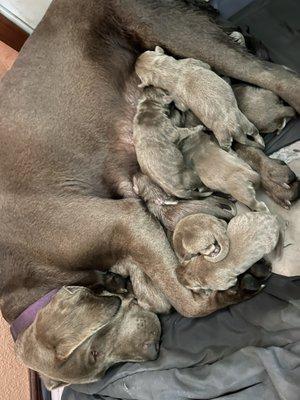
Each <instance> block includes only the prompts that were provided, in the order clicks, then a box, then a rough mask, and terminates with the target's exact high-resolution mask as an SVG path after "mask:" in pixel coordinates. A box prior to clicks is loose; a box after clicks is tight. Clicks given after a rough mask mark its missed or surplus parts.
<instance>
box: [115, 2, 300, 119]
mask: <svg viewBox="0 0 300 400" xmlns="http://www.w3.org/2000/svg"><path fill="white" fill-rule="evenodd" d="M112 6H113V7H114V12H115V13H116V14H117V15H118V17H119V18H120V19H121V21H122V25H123V26H124V27H126V29H127V30H128V31H129V33H131V34H132V35H133V37H134V38H138V39H139V40H140V42H141V44H142V47H144V48H145V49H152V50H154V48H155V46H156V45H159V46H161V47H163V48H164V49H166V50H167V51H168V52H170V53H172V54H174V55H177V56H179V57H193V58H197V59H200V60H202V61H204V62H206V63H208V64H209V65H210V66H212V67H213V68H214V69H215V70H216V71H217V72H218V73H220V74H223V75H226V76H230V77H232V78H236V79H239V80H242V81H245V82H249V83H252V84H254V85H257V86H261V87H263V88H265V89H269V90H272V91H273V92H275V93H276V94H278V95H279V96H280V97H282V98H283V99H284V100H285V101H287V102H288V103H289V104H290V105H291V106H293V107H294V108H295V109H296V110H297V111H298V112H300V77H299V75H297V74H296V73H294V72H292V71H291V70H288V69H287V68H285V67H283V66H280V65H276V64H273V63H270V62H266V61H261V60H259V59H258V58H256V57H255V56H253V55H251V54H250V53H248V52H247V51H246V50H245V49H244V48H243V47H241V46H240V45H238V44H235V43H234V42H233V41H232V39H231V38H230V37H229V36H228V35H227V34H226V33H225V32H224V31H223V30H222V29H221V28H220V27H219V26H218V25H217V24H216V23H215V22H214V21H213V20H212V18H211V16H209V15H208V14H207V11H205V9H202V10H201V5H199V6H197V7H198V11H196V8H197V7H196V6H195V5H188V4H184V2H183V1H181V0H173V1H166V0H163V1H161V2H157V1H144V0H113V1H112Z"/></svg>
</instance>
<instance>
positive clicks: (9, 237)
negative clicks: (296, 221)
mask: <svg viewBox="0 0 300 400" xmlns="http://www.w3.org/2000/svg"><path fill="white" fill-rule="evenodd" d="M197 4H198V3H197V2H195V1H188V0H162V1H161V0H159V1H158V0H110V1H105V0H86V1H84V2H83V1H81V0H54V1H53V4H52V5H51V7H50V9H49V11H48V12H47V14H46V16H45V18H44V20H43V21H42V23H41V24H40V25H39V27H38V28H37V29H36V31H35V32H34V34H33V35H32V37H31V38H30V39H29V40H28V42H27V43H26V45H25V46H24V49H23V51H22V53H21V54H20V57H19V59H18V60H17V62H16V64H15V65H14V67H13V69H12V70H11V72H9V73H8V74H7V76H6V77H5V79H4V80H3V81H2V82H1V106H0V187H1V211H0V221H1V222H0V223H1V232H0V247H1V252H0V257H1V259H0V272H1V284H0V296H1V297H0V304H1V310H2V313H3V315H4V317H5V318H6V320H7V321H8V322H9V323H12V322H13V321H14V324H13V326H14V328H16V321H17V322H18V324H17V325H18V326H17V327H18V329H14V332H15V335H16V339H17V341H16V348H17V351H18V353H19V354H20V355H21V357H22V359H23V360H24V362H25V363H26V364H27V365H28V366H29V367H32V368H34V369H35V370H37V371H39V372H40V373H42V374H44V375H45V376H46V377H47V382H48V387H54V386H57V385H60V384H68V383H71V382H81V383H83V382H91V381H93V380H96V379H97V378H99V376H100V375H101V374H103V372H105V370H106V369H107V368H108V367H109V366H110V365H112V364H114V363H115V362H120V361H124V360H132V361H134V360H137V359H139V360H142V359H151V358H153V353H155V349H156V343H157V337H158V336H159V325H158V321H157V319H156V317H155V315H154V314H151V313H148V312H147V313H146V312H145V311H143V310H142V308H140V307H139V306H137V305H136V304H134V303H130V302H129V301H128V299H126V298H122V296H121V298H120V297H119V296H113V297H107V296H106V295H104V294H102V295H98V296H97V295H94V294H92V293H91V292H89V289H86V288H85V287H88V286H89V285H90V284H91V283H94V282H95V280H97V276H98V275H97V270H107V269H109V268H110V267H111V266H113V265H114V264H115V263H116V262H118V261H120V260H122V259H124V258H128V257H129V258H130V259H131V260H132V261H133V262H134V263H135V264H136V265H138V266H139V268H140V269H141V270H142V271H143V272H144V273H145V274H146V275H148V276H150V278H151V280H152V282H153V284H154V285H156V286H157V287H158V288H159V289H160V290H161V291H162V292H163V293H164V296H166V298H167V299H168V301H169V303H170V304H171V305H172V306H174V307H175V308H176V310H177V311H178V312H180V313H182V314H183V315H186V316H197V315H203V314H204V313H208V312H212V311H214V310H216V309H218V308H220V307H224V306H225V305H227V304H231V303H234V302H237V301H240V300H242V299H244V298H245V297H246V295H245V294H244V292H243V291H242V290H240V289H238V288H237V289H236V290H228V291H224V292H212V293H211V295H210V296H206V297H205V299H203V298H201V296H200V295H198V294H193V293H192V292H191V291H190V290H188V289H186V288H184V287H183V286H182V285H181V284H180V283H179V282H178V280H177V278H176V274H175V268H176V266H177V259H176V257H175V255H174V253H173V251H172V249H171V247H170V245H169V243H168V241H167V239H166V237H165V234H164V231H163V229H162V227H161V226H160V225H159V224H158V223H157V222H156V221H155V220H154V219H151V218H149V214H148V213H147V212H146V210H145V209H144V207H143V205H142V203H141V202H140V201H139V200H138V199H137V198H135V194H134V191H133V188H132V175H133V174H134V173H136V172H137V170H138V168H137V162H136V157H135V153H134V147H133V142H132V120H133V116H134V114H135V109H136V103H137V100H138V97H139V89H138V87H137V86H138V79H137V77H136V76H135V74H134V64H135V61H136V58H137V57H138V55H139V54H141V52H143V51H145V50H147V49H154V47H155V46H156V45H160V46H162V47H163V48H164V49H166V50H167V51H168V52H169V53H170V54H173V55H175V56H178V57H194V58H200V59H201V60H203V61H204V62H207V63H208V64H210V65H211V66H212V67H213V68H215V69H216V70H217V71H218V72H220V73H222V74H225V75H227V76H231V77H234V78H238V79H242V80H244V81H247V82H250V83H252V84H257V85H260V86H262V87H264V88H267V89H270V90H273V91H274V92H275V93H277V94H278V95H279V96H281V97H282V98H283V99H284V100H286V101H287V102H288V103H290V105H292V106H293V107H294V108H295V109H297V110H298V111H300V79H299V77H298V76H297V75H296V74H294V73H293V72H291V71H288V70H286V69H285V68H283V67H281V66H278V65H274V64H270V63H264V62H262V61H259V60H258V59H256V58H255V57H253V56H252V55H250V54H248V53H246V52H245V50H243V49H241V48H240V47H239V46H238V45H235V44H233V43H232V40H231V39H230V38H228V37H227V35H226V34H225V33H223V32H222V30H221V29H220V28H219V27H218V26H217V25H216V24H215V23H214V22H213V19H212V18H213V14H214V13H213V12H212V11H211V10H210V9H208V8H207V6H206V5H203V4H202V3H201V2H200V3H199V5H197ZM162 22H163V23H162ZM286 190H287V192H288V193H289V190H292V189H286ZM200 204H201V203H200ZM206 207H207V203H206ZM198 210H199V207H198ZM199 212H201V209H200V210H199ZM211 213H212V214H215V215H217V214H218V213H219V214H221V215H222V206H221V205H220V207H218V206H217V205H215V203H213V205H212V211H211ZM70 286H71V288H70ZM74 286H76V289H74V290H73V289H72V287H74ZM53 290H54V292H53ZM208 304H209V305H210V307H207V305H208ZM31 305H32V306H33V307H29V306H31ZM42 305H43V306H44V307H42V308H41V306H42ZM36 307H37V308H40V311H39V312H37V310H36ZM24 310H25V311H24ZM203 310H204V311H203ZM23 312H25V314H26V321H25V322H24V320H23V321H22V320H20V317H22V316H24V314H23ZM35 315H36V318H34V316H35ZM97 316H99V319H97ZM128 324H131V325H132V326H133V327H135V328H134V329H132V330H129V331H128V329H127V327H128ZM117 327H118V329H117ZM117 331H118V332H119V333H118V335H121V336H119V338H120V341H119V339H116V336H117V333H116V332H117ZM128 341H129V342H130V343H131V345H130V346H127V345H128ZM112 343H114V346H112ZM134 343H136V345H134ZM116 345H118V346H117V347H118V348H116V347H115V346H116ZM126 346H127V347H126ZM153 346H154V350H153ZM125 348H127V350H126V351H125ZM83 360H84V361H83Z"/></svg>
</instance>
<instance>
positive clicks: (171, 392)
mask: <svg viewBox="0 0 300 400" xmlns="http://www.w3.org/2000/svg"><path fill="white" fill-rule="evenodd" d="M161 323H162V328H163V329H162V331H163V335H162V343H161V350H160V355H159V358H158V359H157V360H156V361H151V362H146V363H141V364H139V363H137V364H134V363H126V364H124V365H122V366H119V367H115V368H113V369H112V370H111V371H109V372H108V373H107V375H106V376H105V377H104V378H103V379H102V380H100V381H99V382H97V383H93V384H89V385H77V386H73V387H71V388H66V389H65V391H64V394H63V398H62V399H63V400H92V399H94V398H97V399H103V400H104V399H105V400H117V399H124V400H125V399H136V400H158V399H159V400H184V399H219V398H222V399H226V400H229V399H239V400H254V399H266V400H275V399H285V400H298V399H299V393H300V277H293V278H287V277H283V276H279V275H275V274H274V275H273V276H272V277H271V278H270V280H269V283H268V285H267V288H266V289H265V290H264V291H263V292H261V293H260V294H258V295H257V296H255V297H254V298H252V299H251V300H248V301H246V302H243V303H240V304H237V305H234V306H231V307H230V308H228V309H225V310H222V311H219V312H217V313H214V314H213V315H210V316H207V317H205V318H198V319H188V318H184V317H181V316H180V315H179V314H177V313H174V314H172V315H169V316H164V317H162V318H161ZM93 395H94V396H93Z"/></svg>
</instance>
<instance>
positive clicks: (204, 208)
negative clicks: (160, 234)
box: [133, 173, 236, 232]
mask: <svg viewBox="0 0 300 400" xmlns="http://www.w3.org/2000/svg"><path fill="white" fill-rule="evenodd" d="M133 184H134V186H133V187H134V190H135V193H136V194H137V195H138V196H139V197H140V198H141V199H142V200H143V201H144V202H145V204H146V206H147V208H148V210H149V211H150V213H151V214H152V215H153V216H155V217H156V218H157V219H158V220H159V221H160V222H161V224H162V225H163V226H164V228H165V229H166V230H167V231H169V232H173V231H174V229H175V227H176V226H177V223H178V222H179V221H180V220H181V219H182V218H184V217H186V216H188V215H191V214H197V213H204V214H209V215H213V216H215V217H217V218H223V219H226V220H230V219H231V218H232V217H234V216H235V215H236V208H235V205H234V203H232V202H231V201H229V200H227V199H225V198H223V197H218V196H209V197H207V198H205V199H201V200H178V199H175V198H172V197H170V196H169V195H167V194H166V193H165V192H164V191H163V190H162V189H161V188H160V187H159V186H158V185H156V184H155V183H154V182H152V181H151V179H150V178H149V177H148V176H147V175H144V174H142V173H137V174H136V175H135V176H134V177H133Z"/></svg>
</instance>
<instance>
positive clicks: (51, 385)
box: [40, 374, 68, 390]
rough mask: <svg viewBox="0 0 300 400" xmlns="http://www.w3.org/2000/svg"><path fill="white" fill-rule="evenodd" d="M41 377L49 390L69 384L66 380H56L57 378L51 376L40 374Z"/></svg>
mask: <svg viewBox="0 0 300 400" xmlns="http://www.w3.org/2000/svg"><path fill="white" fill-rule="evenodd" d="M40 377H41V379H42V381H43V383H44V385H45V386H46V389H47V390H54V389H58V388H60V387H63V386H67V385H68V384H67V383H65V382H62V381H56V380H55V379H52V378H49V377H48V376H46V375H43V374H40Z"/></svg>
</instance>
